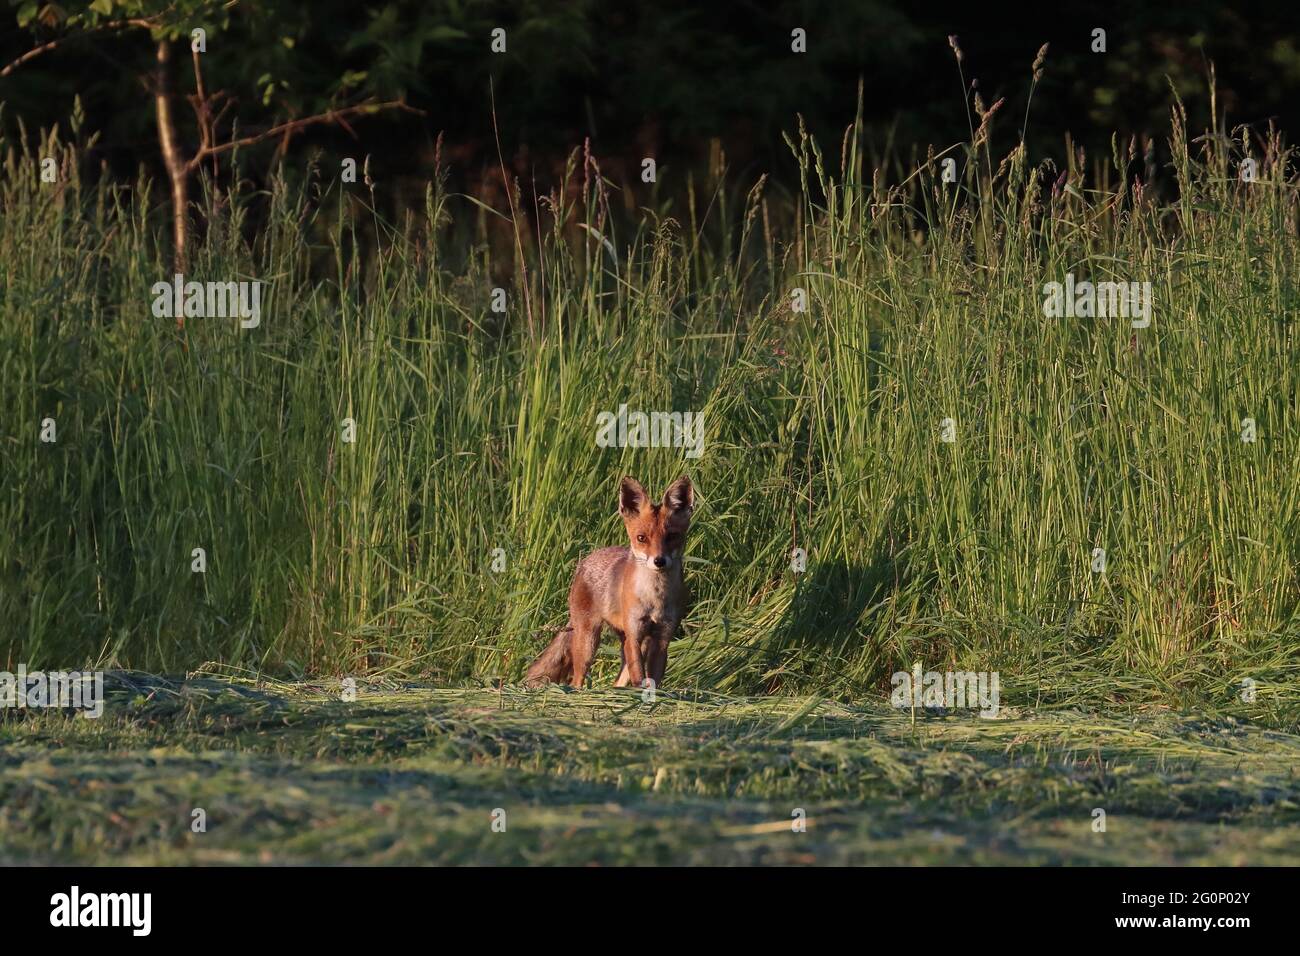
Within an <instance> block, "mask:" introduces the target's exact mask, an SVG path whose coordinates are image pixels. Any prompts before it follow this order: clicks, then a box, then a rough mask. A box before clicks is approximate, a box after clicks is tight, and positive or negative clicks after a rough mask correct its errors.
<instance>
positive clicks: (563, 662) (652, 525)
mask: <svg viewBox="0 0 1300 956" xmlns="http://www.w3.org/2000/svg"><path fill="white" fill-rule="evenodd" d="M618 505H619V507H618V510H619V513H620V514H621V515H622V516H623V524H624V525H625V526H626V528H627V537H628V547H626V548H623V547H612V548H601V549H600V550H599V551H593V552H592V553H591V554H589V555H587V556H586V557H585V558H583V559H582V560H581V561H579V562H578V570H577V571H575V572H574V575H573V585H572V586H571V587H570V588H569V624H568V626H567V627H565V628H563V629H562V630H561V631H560V632H559V633H558V634H556V635H555V639H554V640H553V641H551V643H550V644H549V645H548V646H547V648H546V650H544V651H542V653H541V654H539V655H538V656H537V660H535V661H533V664H532V666H531V667H529V668H528V674H527V675H526V676H525V677H524V683H525V685H527V686H529V687H537V686H539V685H541V684H546V683H556V684H558V683H560V682H562V681H566V680H567V681H568V682H569V683H571V684H572V685H573V686H574V687H581V686H582V684H583V681H584V680H586V677H587V668H588V667H590V666H591V661H592V659H593V658H594V657H595V656H596V648H597V647H599V646H600V631H601V627H603V626H604V625H609V628H610V630H612V631H613V632H614V633H615V634H617V635H618V636H619V639H620V640H621V641H622V642H623V670H622V672H621V673H620V674H619V675H618V680H617V681H615V682H614V686H615V687H627V686H628V685H629V684H630V685H632V686H633V687H642V686H645V682H646V679H647V678H649V679H650V680H652V681H654V685H653V686H655V687H658V686H659V685H660V684H661V683H662V682H663V679H664V670H665V668H667V666H668V642H669V641H671V640H672V639H673V634H674V633H675V632H676V631H677V625H678V624H679V623H680V622H681V619H682V616H683V615H684V614H685V613H686V607H685V598H686V595H685V588H684V586H683V584H682V550H683V548H684V547H685V545H686V529H687V528H688V527H689V526H690V523H691V511H692V510H693V509H694V507H695V489H694V488H692V487H691V480H690V479H689V478H687V477H685V476H683V477H681V478H678V479H677V480H676V481H674V482H673V483H672V484H671V485H670V486H669V487H668V490H667V491H665V492H664V497H663V501H662V502H660V503H659V504H653V503H651V501H650V497H649V496H648V495H647V494H646V493H645V489H644V488H642V487H641V484H640V482H638V481H637V480H636V479H635V478H624V479H623V481H622V483H621V484H620V486H619V492H618Z"/></svg>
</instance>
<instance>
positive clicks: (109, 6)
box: [90, 0, 113, 16]
mask: <svg viewBox="0 0 1300 956" xmlns="http://www.w3.org/2000/svg"><path fill="white" fill-rule="evenodd" d="M90 9H92V10H94V11H95V12H96V13H102V14H103V15H104V16H108V15H109V14H110V13H112V12H113V0H95V2H94V3H92V4H91V5H90Z"/></svg>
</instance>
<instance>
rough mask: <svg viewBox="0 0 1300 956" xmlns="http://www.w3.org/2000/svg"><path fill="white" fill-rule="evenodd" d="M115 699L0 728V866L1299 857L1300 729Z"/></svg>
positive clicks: (1013, 718)
mask: <svg viewBox="0 0 1300 956" xmlns="http://www.w3.org/2000/svg"><path fill="white" fill-rule="evenodd" d="M108 697H109V699H108V705H107V707H106V710H105V714H104V716H102V717H101V718H99V719H98V720H88V719H84V718H82V717H72V716H65V715H64V714H62V713H58V712H49V711H45V712H36V711H25V712H23V713H24V718H23V719H18V720H10V721H8V722H6V723H5V724H3V725H0V862H3V863H10V864H13V863H68V862H75V863H96V864H113V865H124V864H193V865H229V864H281V865H283V864H301V863H325V864H339V865H356V864H366V865H381V864H431V863H432V864H559V865H589V864H598V865H615V864H675V865H682V864H712V865H742V864H779V865H806V864H839V865H849V864H894V865H896V864H929V863H941V864H1043V863H1051V864H1069V865H1080V866H1089V865H1108V864H1139V865H1145V866H1150V865H1167V864H1219V865H1230V866H1240V865H1278V864H1288V863H1289V864H1292V865H1294V863H1295V862H1296V860H1297V859H1300V786H1298V785H1297V781H1296V777H1295V768H1296V766H1297V763H1300V737H1297V736H1295V735H1293V734H1284V733H1279V732H1276V731H1269V730H1264V729H1261V728H1258V727H1254V726H1251V725H1249V724H1245V723H1242V722H1239V721H1236V720H1234V719H1232V718H1223V719H1218V720H1210V719H1202V718H1189V717H1179V716H1176V715H1172V714H1169V713H1167V712H1159V711H1150V712H1143V713H1139V714H1134V715H1131V716H1124V717H1119V716H1112V717H1098V716H1089V715H1087V714H1085V713H1082V712H1078V711H1072V710H1059V711H1054V712H1050V713H1039V712H1035V711H1032V710H1028V709H1027V710H1025V711H1023V712H1022V711H1019V710H1011V711H1009V712H1005V713H1004V714H1002V715H1001V716H1000V717H999V719H997V720H981V719H979V718H967V717H962V716H953V715H949V716H946V717H943V716H937V715H933V714H929V715H927V714H925V713H924V712H922V713H920V714H918V716H917V718H916V721H915V722H914V723H913V721H912V720H911V717H910V715H906V714H900V713H899V712H897V711H895V710H893V709H891V708H889V707H888V706H886V705H884V704H883V703H882V702H880V701H867V702H864V703H863V704H861V705H844V704H837V703H834V702H831V701H827V700H824V699H818V698H801V697H795V696H792V695H776V696H769V697H762V698H756V697H747V698H736V697H730V696H727V695H723V694H710V693H704V692H700V693H692V694H672V693H664V694H660V695H658V696H657V697H656V699H655V700H654V701H653V702H646V701H645V700H643V698H642V696H641V694H639V693H637V692H634V691H631V690H623V691H615V690H609V689H592V690H587V691H583V692H577V691H568V690H563V689H560V688H550V689H548V690H546V691H543V692H540V693H528V692H525V691H521V690H519V689H518V688H510V687H503V688H501V689H499V690H492V689H483V690H457V689H447V688H437V687H429V686H395V685H360V686H359V687H358V693H357V697H356V700H354V701H345V700H341V699H340V696H339V694H338V692H337V689H336V688H331V687H329V686H326V685H322V684H301V683H298V684H281V683H278V682H273V681H269V682H268V681H261V682H255V681H253V680H250V679H248V678H241V677H238V676H234V675H232V674H231V673H229V672H225V671H221V670H220V669H216V670H209V671H208V672H205V673H203V674H198V675H194V676H192V677H191V678H190V679H189V680H187V681H167V680H163V679H160V678H157V677H152V676H150V675H146V674H139V673H132V672H125V673H123V672H119V673H116V674H113V675H110V680H109V695H108ZM16 757H21V758H22V759H15V758H16ZM196 811H201V815H196ZM1099 811H1100V813H1099ZM1102 813H1104V816H1102V815H1101V814H1102ZM1103 824H1104V830H1103V829H1101V828H1100V827H1101V826H1102V825H1103Z"/></svg>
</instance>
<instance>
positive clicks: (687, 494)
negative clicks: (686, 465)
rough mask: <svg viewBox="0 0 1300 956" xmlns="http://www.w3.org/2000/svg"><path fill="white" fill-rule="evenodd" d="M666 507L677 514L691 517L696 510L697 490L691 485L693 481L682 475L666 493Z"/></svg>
mask: <svg viewBox="0 0 1300 956" xmlns="http://www.w3.org/2000/svg"><path fill="white" fill-rule="evenodd" d="M664 507H665V508H667V509H668V510H669V511H671V512H673V513H674V514H676V513H677V512H679V511H680V512H684V513H685V514H687V515H689V514H690V513H691V511H692V510H693V509H694V508H695V488H694V487H693V486H692V485H691V479H690V478H688V477H687V476H686V475H682V476H681V477H680V478H678V479H677V480H676V481H674V482H673V483H672V484H671V485H669V486H668V490H667V491H665V492H664Z"/></svg>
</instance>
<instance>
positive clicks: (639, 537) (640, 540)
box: [636, 534, 645, 544]
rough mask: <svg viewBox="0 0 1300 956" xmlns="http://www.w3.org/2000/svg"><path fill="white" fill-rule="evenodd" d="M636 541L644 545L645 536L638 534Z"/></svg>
mask: <svg viewBox="0 0 1300 956" xmlns="http://www.w3.org/2000/svg"><path fill="white" fill-rule="evenodd" d="M636 539H637V541H638V542H640V543H641V544H645V535H643V534H639V535H637V536H636Z"/></svg>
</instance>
